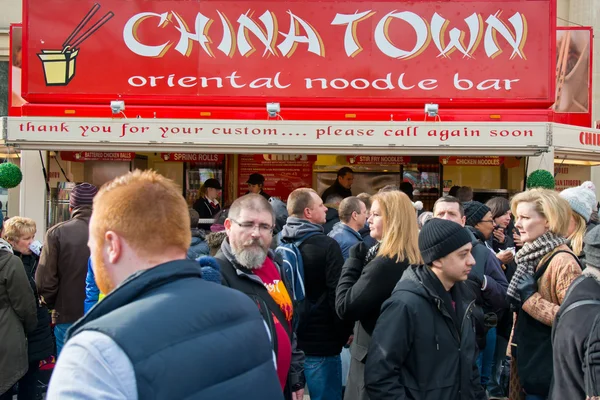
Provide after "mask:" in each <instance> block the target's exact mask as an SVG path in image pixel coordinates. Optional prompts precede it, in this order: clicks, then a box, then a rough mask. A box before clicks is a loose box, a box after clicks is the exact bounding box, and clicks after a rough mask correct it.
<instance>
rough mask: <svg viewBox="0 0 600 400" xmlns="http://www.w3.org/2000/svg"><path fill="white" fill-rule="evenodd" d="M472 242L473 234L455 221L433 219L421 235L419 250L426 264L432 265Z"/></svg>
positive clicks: (424, 227)
mask: <svg viewBox="0 0 600 400" xmlns="http://www.w3.org/2000/svg"><path fill="white" fill-rule="evenodd" d="M471 241H472V237H471V234H470V233H469V231H468V230H467V229H466V228H463V227H462V226H460V225H459V224H457V223H456V222H453V221H448V220H445V219H440V218H433V219H430V220H429V221H428V222H427V223H426V224H425V225H424V226H423V229H421V232H420V233H419V250H420V251H421V256H423V261H424V262H425V264H427V265H431V263H432V262H434V261H435V260H439V259H440V258H442V257H445V256H447V255H448V254H450V253H452V252H453V251H455V250H458V249H460V248H461V247H463V246H464V245H465V244H467V243H471Z"/></svg>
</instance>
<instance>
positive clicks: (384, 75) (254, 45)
mask: <svg viewBox="0 0 600 400" xmlns="http://www.w3.org/2000/svg"><path fill="white" fill-rule="evenodd" d="M555 20H556V18H555V4H554V2H553V1H551V0H536V1H531V0H512V1H511V0H508V1H504V0H502V1H501V0H496V1H483V0H482V1H419V2H414V1H411V2H403V1H394V2H392V1H383V0H381V1H370V2H364V1H340V0H323V1H316V0H309V1H302V2H300V1H289V2H283V1H281V2H273V1H235V2H233V1H227V2H223V1H216V0H206V1H201V2H192V1H180V2H174V1H167V0H144V1H142V0H132V1H126V2H124V1H118V0H99V1H97V2H90V1H85V0H84V1H74V0H67V1H65V0H46V1H44V2H39V1H36V2H35V4H34V2H33V0H25V9H24V21H25V22H24V24H25V26H26V35H25V38H26V46H25V57H26V60H25V63H24V66H25V69H26V71H25V73H26V81H25V82H24V97H25V99H26V100H28V101H35V102H39V103H43V102H45V101H53V102H56V101H58V100H62V101H64V102H101V101H107V102H108V101H110V100H114V99H115V98H116V96H121V98H123V99H125V100H128V101H131V102H135V101H143V102H144V103H145V104H148V103H150V104H152V103H155V104H161V105H165V104H167V105H173V104H186V105H191V104H196V105H206V104H210V105H228V106H236V105H237V106H244V105H262V106H264V104H265V99H277V100H278V101H281V102H282V103H285V104H286V105H289V106H293V105H299V104H306V103H307V101H309V102H311V104H313V105H314V104H325V105H357V106H360V105H366V104H368V105H370V106H374V105H393V106H397V105H398V104H403V105H409V104H413V105H417V104H418V105H420V106H422V105H423V104H424V103H425V102H432V101H435V102H436V103H439V104H440V105H444V104H457V103H458V104H462V105H465V104H481V102H482V101H485V102H486V104H487V105H488V106H491V105H494V104H496V105H500V104H502V105H506V104H510V105H519V106H527V105H531V106H536V107H539V106H544V105H547V106H550V105H551V104H552V103H553V101H554V86H555V79H554V70H555V68H554V67H555V65H554V60H555V54H554V53H555V52H556V45H555V44H556V35H555V33H554V32H555V23H556V21H555Z"/></svg>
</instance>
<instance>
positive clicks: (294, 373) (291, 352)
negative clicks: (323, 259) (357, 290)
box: [216, 194, 305, 400]
mask: <svg viewBox="0 0 600 400" xmlns="http://www.w3.org/2000/svg"><path fill="white" fill-rule="evenodd" d="M224 225H225V229H226V232H227V238H226V239H225V240H224V241H223V243H222V244H221V249H220V251H219V252H218V253H217V255H216V258H217V260H218V261H219V264H220V266H221V275H222V277H223V280H222V283H223V285H225V286H228V287H230V288H233V289H236V290H239V291H240V292H242V293H245V294H246V295H247V296H248V297H250V298H251V299H252V301H253V302H254V303H255V304H256V307H258V309H259V310H260V311H261V313H262V316H263V318H264V321H265V324H266V325H267V327H268V328H269V332H270V337H271V343H272V348H273V352H274V353H275V359H276V363H277V376H278V377H279V383H280V386H281V388H280V390H281V391H283V394H284V398H285V399H286V400H292V399H293V400H296V399H302V396H303V393H304V385H305V381H304V374H303V367H304V353H303V352H302V351H300V350H298V348H297V346H296V342H297V341H296V332H294V326H295V325H296V324H295V322H296V321H297V320H296V310H295V304H294V303H293V301H292V299H293V298H294V296H293V289H292V286H291V285H290V282H289V281H288V279H287V276H286V274H284V273H283V270H282V268H281V266H280V264H279V262H278V261H277V260H275V255H274V253H273V252H272V251H270V246H271V241H272V240H273V237H272V233H273V228H274V225H275V214H274V213H273V209H272V207H271V206H270V204H269V202H268V201H267V200H266V199H265V198H264V197H262V196H260V195H258V194H248V195H245V196H242V197H240V198H238V199H236V200H235V201H234V202H233V204H232V205H231V208H230V209H229V214H228V217H227V219H226V220H225V222H224Z"/></svg>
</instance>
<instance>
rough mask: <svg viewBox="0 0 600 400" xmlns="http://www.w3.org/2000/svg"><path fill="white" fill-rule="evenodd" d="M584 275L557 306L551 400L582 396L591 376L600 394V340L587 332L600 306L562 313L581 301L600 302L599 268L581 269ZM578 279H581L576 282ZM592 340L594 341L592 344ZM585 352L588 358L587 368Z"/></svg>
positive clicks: (578, 308) (589, 306) (590, 306)
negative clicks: (588, 366)
mask: <svg viewBox="0 0 600 400" xmlns="http://www.w3.org/2000/svg"><path fill="white" fill-rule="evenodd" d="M583 275H584V276H585V278H578V281H575V283H573V285H571V289H569V292H568V293H567V296H566V297H565V299H564V300H563V303H562V304H561V305H560V310H559V312H558V315H557V317H556V318H557V319H556V321H558V322H557V323H556V324H555V328H554V332H553V340H552V342H553V343H552V348H553V357H554V373H553V380H552V386H551V389H550V400H563V399H585V396H586V394H587V395H590V393H586V390H585V389H586V387H585V382H586V380H588V379H590V378H591V380H592V381H594V382H595V383H596V384H595V385H594V386H593V389H594V392H595V393H596V394H600V378H599V377H600V351H599V350H600V347H599V346H598V345H599V344H600V343H599V342H598V337H597V334H596V338H595V339H594V338H592V337H590V336H594V335H593V334H592V335H590V332H591V329H592V326H593V325H594V324H597V322H595V321H594V320H595V319H596V317H597V316H598V315H600V305H598V304H586V305H581V306H579V307H576V308H573V309H572V310H571V311H569V312H567V313H566V314H565V315H564V316H563V315H562V314H563V313H564V312H565V310H566V309H567V308H569V307H570V306H571V305H572V304H574V303H575V302H578V301H581V300H595V301H600V270H599V269H598V268H594V267H589V266H588V268H586V269H585V270H584V271H583ZM579 279H581V280H580V281H579ZM594 340H595V343H594ZM586 351H588V352H589V353H588V355H589V356H590V359H589V361H591V365H590V368H592V370H589V369H588V368H586Z"/></svg>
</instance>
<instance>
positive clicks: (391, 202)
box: [372, 191, 423, 264]
mask: <svg viewBox="0 0 600 400" xmlns="http://www.w3.org/2000/svg"><path fill="white" fill-rule="evenodd" d="M372 201H373V203H374V202H375V201H377V202H378V203H379V207H380V208H381V214H382V217H383V240H382V241H381V246H380V247H379V251H378V252H377V255H378V256H382V257H388V258H391V259H395V260H396V261H397V262H400V261H403V260H407V261H408V262H409V263H410V264H422V263H423V259H422V258H421V252H420V251H419V244H418V240H419V226H418V225H417V215H416V213H415V208H414V206H413V204H412V202H411V201H410V199H409V198H408V196H407V195H406V194H405V193H403V192H400V191H391V192H383V193H378V194H376V195H375V196H373V198H372Z"/></svg>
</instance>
